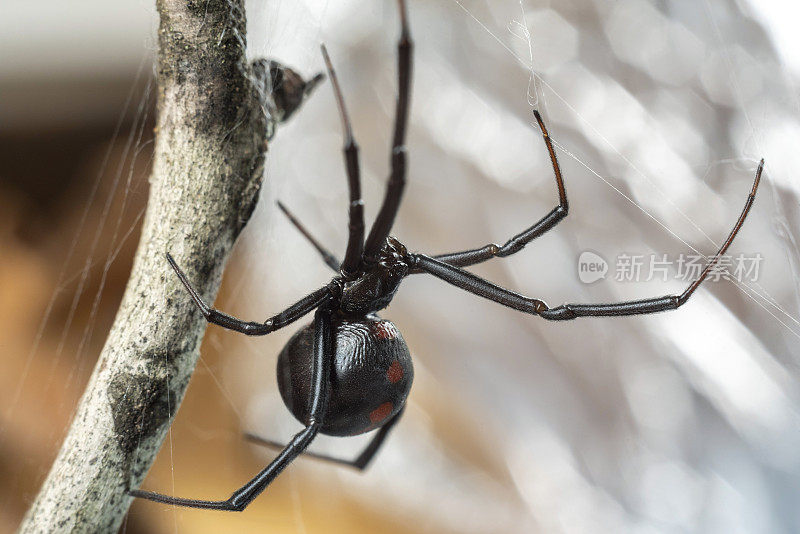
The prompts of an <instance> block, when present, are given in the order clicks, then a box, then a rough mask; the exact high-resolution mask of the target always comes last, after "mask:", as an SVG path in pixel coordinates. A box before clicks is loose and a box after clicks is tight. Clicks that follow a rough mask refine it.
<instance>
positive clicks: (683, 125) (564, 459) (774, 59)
mask: <svg viewBox="0 0 800 534" xmlns="http://www.w3.org/2000/svg"><path fill="white" fill-rule="evenodd" d="M247 9H248V26H249V28H248V33H249V42H250V53H251V54H252V56H253V57H257V56H271V57H274V58H276V59H278V60H280V61H282V62H284V63H286V64H289V65H292V66H293V67H295V68H296V69H297V70H299V71H300V72H302V73H304V74H305V75H310V74H313V73H315V72H317V71H319V70H321V69H322V68H323V65H322V61H321V57H320V55H319V49H318V45H319V43H320V42H321V41H325V42H326V43H327V44H328V46H329V49H330V52H331V55H332V57H333V60H334V63H335V65H336V67H337V69H338V74H339V77H340V80H341V83H342V86H343V89H344V92H345V97H346V100H347V104H348V107H349V110H350V113H351V115H352V118H353V121H354V129H355V133H356V136H357V138H358V141H359V143H360V144H361V147H362V166H363V171H362V175H363V182H364V190H365V199H366V206H367V216H368V221H369V220H371V218H372V217H373V216H374V215H375V213H376V211H377V207H378V205H379V202H380V198H381V197H382V194H383V187H384V184H385V181H386V175H387V168H388V147H389V145H390V131H391V123H392V113H393V102H394V96H395V92H396V90H395V83H396V82H395V61H396V57H395V40H396V37H397V33H398V29H397V27H398V21H397V13H396V9H395V5H394V3H393V2H390V1H388V0H387V1H382V2H375V1H368V0H348V1H339V2H330V1H328V0H304V1H296V0H269V1H261V2H255V1H253V2H248V4H247ZM0 11H1V12H2V16H1V17H0V28H1V29H0V50H2V53H0V162H2V164H0V350H2V353H3V360H2V361H3V363H2V372H0V532H12V531H13V530H14V529H15V528H16V526H17V525H18V523H19V521H20V520H21V518H22V515H23V514H24V512H25V510H26V509H27V507H28V506H29V504H30V503H31V502H32V500H33V498H34V496H35V494H36V491H37V489H38V487H39V485H40V484H41V482H42V480H43V479H44V477H45V475H46V474H47V471H48V469H49V466H50V464H51V462H52V460H53V459H54V458H55V455H56V453H57V451H58V448H59V446H60V443H61V440H62V438H63V436H64V435H65V433H66V430H67V428H68V425H69V421H70V418H71V415H72V413H73V410H74V408H75V405H76V403H77V401H78V399H79V397H80V395H81V392H82V390H83V387H84V385H85V383H86V382H87V380H88V377H89V374H90V373H91V370H92V368H93V366H94V363H95V361H96V359H97V356H98V354H99V352H100V349H101V348H102V345H103V342H104V339H105V335H106V331H107V329H108V328H109V326H110V324H111V322H112V321H113V318H114V314H115V312H116V308H117V305H118V303H119V300H120V298H121V296H122V292H123V290H124V286H125V282H126V279H127V275H128V272H129V269H130V265H131V262H132V255H133V252H134V250H135V246H136V242H137V239H138V233H139V223H140V220H141V217H142V215H143V213H144V209H145V204H146V200H147V190H148V186H147V174H148V172H149V168H148V167H149V162H150V157H151V148H152V136H153V134H152V127H153V114H154V109H153V108H154V98H153V92H154V86H153V54H154V52H155V40H154V28H155V25H156V24H157V19H156V14H155V10H154V6H153V5H152V2H149V1H145V0H124V1H123V0H118V1H116V2H101V1H99V0H87V1H84V2H79V3H63V2H57V1H54V0H39V1H38V2H24V1H21V0H10V1H7V2H5V3H4V4H3V7H2V9H1V10H0ZM798 16H800V7H797V6H794V5H793V4H792V3H788V2H779V1H777V0H773V1H765V0H761V1H756V0H703V1H697V2H679V1H658V2H656V1H646V0H560V1H557V2H556V1H548V0H523V1H522V2H520V1H518V0H496V1H492V2H487V1H485V0H484V1H477V0H461V1H459V0H438V1H431V0H411V2H410V17H411V24H412V26H411V29H412V33H413V36H414V38H415V40H416V44H417V46H416V53H415V61H416V64H415V71H414V93H413V106H412V113H411V125H410V131H409V151H410V171H409V185H408V188H407V190H406V195H405V200H404V204H403V207H402V209H401V215H400V218H399V221H398V223H397V225H396V228H395V231H394V234H395V235H396V236H397V237H398V238H399V239H401V240H402V241H403V242H404V243H406V244H407V245H408V246H409V247H410V248H411V249H412V250H416V251H422V252H429V253H438V252H446V251H455V250H462V249H467V248H473V247H477V246H481V245H483V244H486V243H489V242H500V243H502V242H504V240H505V239H507V238H508V237H510V236H512V235H514V234H516V233H518V232H519V231H520V230H522V229H523V228H526V227H528V226H529V225H530V224H532V223H533V222H534V221H535V220H538V219H539V218H540V217H541V216H542V215H544V214H545V213H547V212H548V211H549V210H550V209H552V208H553V207H554V206H555V205H556V202H557V196H556V191H555V186H554V182H553V177H552V171H551V168H550V166H549V161H548V159H547V153H546V151H545V148H544V146H543V143H542V141H541V137H540V135H539V132H538V130H537V128H536V126H535V123H534V121H533V117H532V114H531V109H532V108H533V107H537V108H538V109H540V110H542V113H543V115H544V119H545V121H546V122H547V124H548V126H549V128H550V133H551V135H552V137H553V138H554V140H555V142H556V144H557V146H558V156H559V158H560V161H561V164H562V169H563V171H564V175H565V180H566V185H567V189H568V194H569V199H570V207H571V211H570V215H569V217H568V218H567V219H566V220H565V221H563V222H562V223H561V224H559V225H558V226H557V227H556V228H555V229H554V230H552V231H551V232H550V233H548V234H547V235H545V236H543V237H541V238H540V239H538V240H537V241H535V242H534V243H532V244H531V245H529V246H528V248H526V249H525V250H524V251H522V252H520V253H518V254H516V255H515V256H513V257H511V258H508V259H505V260H494V261H491V262H488V263H486V264H485V265H482V266H479V267H475V268H474V271H475V272H477V273H479V274H481V275H483V276H485V277H487V278H489V279H491V280H493V281H496V282H497V283H499V284H501V285H504V286H506V287H510V288H513V289H515V290H517V291H519V292H522V293H524V294H527V295H531V296H536V297H538V298H541V299H543V300H545V301H546V302H548V303H550V304H551V305H556V304H559V303H562V302H603V301H617V300H624V299H634V298H643V297H647V296H656V295H663V294H668V293H672V292H680V291H682V289H683V287H684V286H685V284H686V282H684V281H682V280H680V279H679V278H680V274H681V273H680V272H679V271H678V267H679V265H678V264H677V262H675V261H673V262H672V263H671V264H670V265H669V268H668V269H667V271H666V275H664V277H666V280H664V279H663V278H664V277H662V275H661V274H659V275H657V276H652V277H650V276H648V270H649V267H650V264H649V262H650V260H651V258H654V257H655V258H657V259H661V256H662V255H663V254H667V255H668V258H671V259H672V260H674V259H675V258H678V257H679V255H681V254H684V255H688V254H696V253H698V252H699V253H701V254H706V255H707V254H712V253H713V252H714V251H715V250H716V248H717V246H718V245H719V244H720V243H721V242H722V241H723V240H724V238H725V237H726V236H727V234H728V232H729V231H730V228H731V227H732V225H733V223H734V222H735V220H736V217H737V216H738V214H739V212H740V210H741V208H742V205H743V203H744V201H745V198H746V195H747V193H748V191H749V189H750V187H751V183H752V179H753V175H754V172H755V168H756V166H757V162H758V160H759V158H761V157H764V158H766V161H767V165H766V170H765V172H764V179H763V180H762V185H761V189H760V191H759V197H758V199H757V201H756V204H755V207H754V208H753V211H752V212H751V215H750V217H749V218H748V220H747V222H746V224H745V226H744V228H743V229H742V231H741V233H740V235H739V237H738V238H737V240H736V242H735V244H734V245H733V248H732V249H731V255H732V256H737V255H739V254H743V255H745V256H746V257H758V258H761V259H760V260H759V270H758V273H757V274H756V275H755V276H752V273H751V276H749V277H745V279H744V280H742V281H739V280H728V281H726V280H720V281H717V282H713V281H712V282H708V283H706V284H704V285H703V286H702V288H701V289H700V290H699V291H698V292H697V293H696V294H695V295H694V296H693V297H692V299H691V300H690V301H689V303H688V304H687V305H686V306H685V307H683V308H681V309H680V310H679V311H677V312H670V313H663V314H658V315H653V316H644V317H631V318H609V319H602V318H590V319H581V320H576V321H571V322H566V323H548V322H546V321H543V320H539V319H535V318H532V317H528V316H524V315H521V314H519V313H516V312H514V311H511V310H507V309H505V308H502V307H501V306H499V305H496V304H493V303H490V302H486V301H481V300H479V299H478V298H476V297H473V296H471V295H468V294H466V293H463V292H460V291H458V290H456V289H455V288H453V287H450V286H447V285H446V284H444V283H442V282H439V281H437V280H435V279H433V278H430V277H425V276H416V277H412V278H409V279H407V280H406V281H405V282H404V284H403V287H402V289H401V292H400V294H399V296H398V297H397V298H396V299H395V300H394V301H393V303H392V305H391V307H390V308H389V309H387V310H386V311H385V312H384V313H383V315H384V316H385V317H387V318H390V319H391V320H393V321H394V322H395V323H396V324H397V325H398V327H399V328H401V330H402V332H403V335H404V336H405V339H406V341H407V342H408V344H409V346H410V348H411V351H412V354H413V356H414V358H415V360H414V362H415V369H416V382H415V386H414V389H413V390H412V394H411V398H410V403H409V409H408V410H406V415H405V417H404V419H403V421H402V422H401V423H400V424H399V425H398V426H397V427H396V430H395V431H394V432H393V434H392V436H391V438H390V439H389V441H388V443H387V445H386V446H385V448H384V450H382V451H381V453H380V454H379V455H378V457H377V458H376V459H375V461H374V463H373V465H372V466H371V467H370V468H369V470H368V471H367V472H365V473H363V474H360V473H354V472H351V471H348V470H346V469H342V468H337V467H335V466H331V465H327V464H322V463H319V462H317V461H315V460H312V459H300V460H298V461H296V462H295V463H294V464H293V465H292V466H291V468H290V469H288V470H287V471H286V472H285V473H284V474H283V475H282V476H281V477H279V478H278V479H277V481H276V482H275V483H274V484H273V485H271V486H270V488H269V490H268V491H267V492H266V493H265V494H264V495H263V496H262V497H260V498H259V499H258V500H257V501H255V502H254V503H253V504H252V505H251V506H250V507H249V508H248V509H247V511H246V512H245V513H243V514H225V513H215V512H204V511H197V510H190V509H183V508H173V507H167V506H163V505H159V504H155V503H149V502H135V503H134V504H133V506H132V507H131V510H130V512H129V514H128V517H127V519H126V522H125V525H124V527H123V531H124V532H128V533H145V532H146V533H151V532H192V533H197V532H276V533H277V532H286V533H317V532H325V533H339V532H342V533H344V532H347V533H353V532H370V533H372V532H381V533H384V532H386V533H533V532H546V533H551V532H552V533H562V532H563V533H587V532H592V533H593V532H598V533H599V532H603V533H605V532H634V533H642V534H644V533H661V532H665V533H718V532H725V533H740V532H741V533H790V532H797V531H800V512H799V511H798V510H800V490H798V477H799V476H800V388H799V387H798V378H800V377H799V376H798V375H799V374H800V369H799V368H798V362H799V361H800V352H799V351H798V349H797V346H798V340H799V339H800V309H799V304H800V303H799V302H798V273H799V272H800V268H799V267H798V259H800V258H798V248H797V239H798V217H800V212H799V211H798V193H799V192H800V191H799V189H800V186H799V185H798V181H797V179H796V176H795V172H796V170H797V169H798V168H800V165H798V164H799V163H800V151H798V148H797V147H798V146H800V106H799V105H798V104H799V100H798V87H799V86H800V84H799V83H798V80H800V78H799V77H800V43H799V42H798V39H797V32H796V28H795V26H796V21H797V20H798ZM340 132H341V130H340V126H339V123H338V117H337V114H336V108H335V103H334V100H333V95H332V93H331V90H330V86H329V84H327V83H326V84H324V85H322V86H321V87H320V88H319V89H318V90H317V92H316V93H315V94H314V95H313V97H312V98H311V99H310V100H309V101H308V102H307V104H306V105H305V106H304V107H303V109H302V110H301V111H300V112H299V113H298V114H297V115H296V116H295V117H294V118H293V119H292V120H291V122H290V123H288V124H286V125H284V126H283V127H282V128H281V129H280V130H279V132H278V135H277V137H276V139H275V141H274V142H273V143H272V144H271V150H270V153H269V156H268V163H267V171H266V172H267V176H266V178H265V186H264V190H263V197H262V200H261V202H260V204H259V207H258V209H257V211H256V213H255V214H254V217H253V219H252V220H251V221H250V223H249V225H248V226H247V228H246V229H245V232H244V235H243V236H242V238H241V240H240V242H239V243H238V245H237V247H236V249H235V252H234V256H233V258H232V260H231V262H230V264H229V266H228V268H227V271H226V274H225V279H224V282H223V285H222V290H221V293H220V297H219V299H218V301H217V306H218V307H219V308H221V309H223V310H226V311H228V312H230V313H233V314H235V315H237V316H241V317H245V318H248V319H260V318H261V319H263V318H265V317H267V316H268V315H270V314H272V313H275V312H277V311H279V310H281V309H283V308H284V307H285V306H286V305H288V304H289V303H291V302H293V301H295V300H296V299H297V298H298V297H299V296H300V295H304V294H306V293H307V292H308V291H309V290H310V289H312V288H316V287H319V286H320V285H321V284H322V283H324V282H325V281H326V280H327V279H328V278H329V277H330V273H329V272H327V270H326V268H325V266H324V264H323V263H322V262H321V261H320V260H319V258H318V257H317V256H316V254H315V252H314V251H313V250H312V249H311V247H310V246H309V245H308V244H307V243H306V242H305V241H304V240H303V238H302V237H301V236H300V235H299V234H298V233H297V231H296V230H294V229H293V228H292V227H291V226H290V224H289V223H288V222H287V221H286V220H285V219H284V218H282V217H281V215H280V214H279V213H278V212H277V210H276V209H275V203H274V201H275V200H276V199H278V198H280V199H281V200H282V201H284V202H285V203H286V204H287V205H288V206H289V207H290V208H291V209H292V210H293V211H294V212H295V213H296V214H297V215H298V216H299V218H300V219H301V220H303V221H304V222H305V223H306V225H307V226H308V227H309V228H310V229H311V230H312V232H313V233H315V234H316V235H318V236H319V238H320V239H321V240H322V241H323V242H324V243H327V244H328V246H329V247H330V248H332V249H333V250H334V251H336V252H337V253H338V254H340V255H341V254H342V253H343V249H344V245H345V242H346V206H347V192H346V187H345V175H344V168H343V165H342V161H341V153H340V149H341V144H342V140H341V133H340ZM587 251H588V252H591V253H592V254H595V255H597V256H599V257H600V258H601V260H602V261H601V262H600V263H602V262H603V261H604V262H605V263H606V265H607V268H608V271H607V273H606V275H605V277H604V278H601V279H599V280H597V281H595V282H593V283H591V284H589V283H585V282H584V281H582V280H581V277H579V272H578V258H579V257H580V255H581V254H582V253H584V252H587ZM696 251H697V252H696ZM624 256H629V257H634V256H636V257H641V258H642V261H643V266H642V269H641V275H640V276H638V277H633V278H634V279H633V280H628V279H626V278H627V277H626V276H625V275H624V273H623V272H622V271H620V270H619V268H620V265H621V264H622V263H621V262H622V258H621V257H624ZM591 258H594V259H595V261H597V259H596V257H595V256H591ZM166 268H167V266H166V264H165V269H166ZM648 278H652V279H650V280H648ZM294 330H295V329H294V328H287V329H286V330H284V331H280V332H277V333H275V334H273V335H270V336H267V337H266V338H245V337H244V336H239V335H237V334H232V333H229V332H226V331H223V330H222V329H219V328H216V327H212V328H210V329H209V330H208V332H207V334H206V338H205V341H204V344H203V349H202V357H201V360H200V361H199V363H198V366H197V370H196V372H195V375H194V377H193V380H192V383H191V385H190V387H189V390H188V393H187V395H186V399H185V401H184V403H183V405H182V407H181V410H180V411H179V413H178V415H177V418H176V421H175V423H174V425H173V426H172V429H171V431H170V434H169V436H168V439H167V441H166V442H165V445H164V447H163V449H162V450H161V453H160V455H159V457H158V459H157V461H156V464H155V465H154V467H153V469H152V470H151V472H150V474H149V476H148V478H147V480H146V481H145V484H144V487H145V488H146V489H151V490H156V491H161V492H165V493H170V494H176V495H180V496H186V497H199V498H219V497H222V496H225V495H228V494H229V493H230V492H231V491H232V490H233V489H234V488H237V487H239V486H240V485H241V484H242V483H244V482H245V481H246V480H248V479H249V478H250V477H251V476H252V474H253V473H254V472H256V471H257V470H259V469H260V468H261V467H262V466H263V465H265V464H266V463H267V462H268V461H269V460H270V458H271V457H272V455H273V454H274V453H273V452H272V451H266V450H263V449H260V448H258V447H256V446H254V445H251V444H249V443H247V442H245V441H244V440H243V439H242V437H241V436H242V432H244V431H250V432H254V433H257V434H260V435H263V436H265V437H268V438H272V439H278V440H285V439H287V438H288V437H289V436H291V435H292V433H293V432H294V431H296V430H297V429H298V428H299V424H298V423H297V422H295V421H294V420H293V419H292V417H291V416H290V415H289V413H288V412H287V410H286V409H285V408H284V407H283V405H282V403H281V400H280V397H279V394H278V392H277V387H276V382H275V363H276V357H277V354H278V352H279V351H280V349H281V347H282V346H283V344H284V343H285V342H286V341H287V339H288V337H289V336H290V335H291V334H292V332H293V331H294ZM363 443H364V440H363V439H360V438H359V439H351V440H341V439H335V438H328V437H322V438H319V439H318V440H317V441H316V442H315V443H314V445H313V447H312V448H313V450H316V451H322V452H328V453H333V454H337V455H341V456H348V455H351V456H352V455H355V454H356V453H357V451H358V450H359V447H360V446H361V445H363Z"/></svg>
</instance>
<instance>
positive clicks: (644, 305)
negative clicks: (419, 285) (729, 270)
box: [411, 159, 764, 321]
mask: <svg viewBox="0 0 800 534" xmlns="http://www.w3.org/2000/svg"><path fill="white" fill-rule="evenodd" d="M763 170H764V160H763V159H762V160H761V162H760V163H759V164H758V170H757V171H756V177H755V180H754V181H753V187H752V189H751V190H750V194H749V195H748V196H747V201H746V202H745V205H744V209H742V213H741V214H740V215H739V218H738V219H737V220H736V224H735V225H734V226H733V229H732V230H731V233H730V234H728V238H727V239H725V242H724V243H723V244H722V246H721V247H720V249H719V250H718V251H717V253H716V254H715V255H714V257H712V258H711V260H710V261H709V262H708V264H706V267H705V269H703V272H702V273H701V274H700V276H698V277H697V279H696V280H695V281H694V282H692V283H691V284H690V285H689V287H687V288H686V289H685V290H684V291H683V293H681V294H680V295H666V296H663V297H655V298H648V299H641V300H632V301H627V302H614V303H609V304H562V305H560V306H556V307H552V308H551V307H549V306H548V305H547V304H545V303H544V302H543V301H541V300H539V299H536V298H531V297H526V296H524V295H520V294H519V293H515V292H513V291H509V290H508V289H505V288H502V287H500V286H498V285H496V284H493V283H491V282H489V281H487V280H484V279H483V278H481V277H479V276H476V275H474V274H472V273H470V272H469V271H465V270H463V269H459V268H458V267H454V266H453V265H450V264H448V263H444V262H442V261H440V260H438V259H434V258H430V257H428V256H425V255H423V254H413V255H412V256H411V259H412V260H413V262H414V264H415V267H416V268H417V269H420V270H422V271H424V272H427V273H429V274H432V275H433V276H435V277H437V278H440V279H442V280H444V281H445V282H448V283H450V284H452V285H454V286H456V287H460V288H461V289H464V290H466V291H469V292H470V293H473V294H475V295H478V296H480V297H483V298H485V299H489V300H492V301H494V302H497V303H499V304H502V305H503V306H507V307H509V308H513V309H515V310H519V311H521V312H525V313H530V314H532V315H539V316H540V317H542V318H543V319H548V320H551V321H564V320H569V319H575V318H577V317H608V316H621V315H640V314H644V313H655V312H660V311H666V310H675V309H677V308H679V307H680V306H683V305H684V304H685V303H686V301H687V300H689V297H690V296H691V295H692V293H694V292H695V290H697V288H698V287H699V286H700V284H702V283H703V280H705V279H706V277H707V276H708V274H709V273H710V272H711V270H712V269H713V268H714V266H715V265H716V264H717V261H718V260H719V258H720V256H722V255H723V254H725V252H726V251H727V250H728V247H730V245H731V243H733V239H734V238H735V237H736V234H737V233H738V232H739V229H740V228H741V227H742V224H743V223H744V220H745V218H746V217H747V214H748V213H749V212H750V208H751V207H752V206H753V202H754V201H755V198H756V190H757V189H758V184H759V182H760V181H761V172H762V171H763Z"/></svg>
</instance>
